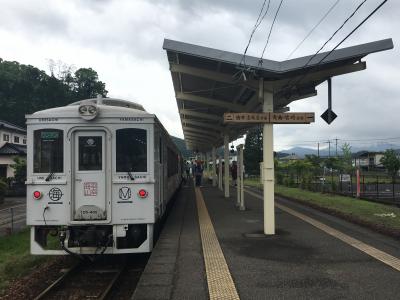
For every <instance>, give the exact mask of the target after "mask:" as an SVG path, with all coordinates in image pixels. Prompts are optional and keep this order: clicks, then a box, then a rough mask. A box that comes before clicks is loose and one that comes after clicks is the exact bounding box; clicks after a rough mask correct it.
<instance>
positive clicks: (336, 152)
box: [335, 138, 338, 157]
mask: <svg viewBox="0 0 400 300" xmlns="http://www.w3.org/2000/svg"><path fill="white" fill-rule="evenodd" d="M337 141H338V138H336V139H335V143H336V157H337Z"/></svg>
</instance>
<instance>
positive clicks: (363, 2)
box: [282, 0, 387, 89]
mask: <svg viewBox="0 0 400 300" xmlns="http://www.w3.org/2000/svg"><path fill="white" fill-rule="evenodd" d="M367 1H368V0H363V1H362V2H361V3H360V4H359V5H358V6H357V7H356V9H355V10H354V11H353V12H352V13H351V14H350V15H349V16H348V17H347V18H346V20H345V21H344V22H343V23H342V24H341V25H340V26H339V28H338V29H336V31H335V32H334V33H333V34H332V35H331V36H330V37H329V38H328V40H327V41H326V42H325V43H324V44H323V45H322V46H321V47H320V48H319V49H318V51H317V52H316V53H315V54H313V55H312V56H311V57H310V58H309V59H308V61H307V62H306V63H305V64H304V65H303V66H302V67H301V69H304V68H306V67H307V66H308V65H309V64H310V62H311V61H312V60H313V59H314V58H315V57H316V56H317V55H318V54H319V53H320V52H321V51H322V49H324V48H325V46H326V45H327V44H328V43H329V42H330V41H331V40H332V39H333V38H334V37H335V35H336V34H337V33H338V32H339V31H340V30H341V29H342V28H343V27H344V25H345V24H346V23H347V22H348V21H349V20H350V19H351V18H353V17H354V15H355V14H356V13H357V11H358V10H360V8H361V7H362V6H363V5H364V4H365V2H367ZM386 1H387V0H386ZM386 1H385V2H386ZM368 18H369V17H368ZM365 21H366V20H365ZM365 21H363V22H365ZM358 27H359V26H358ZM353 32H354V31H352V33H353ZM350 35H351V34H350ZM350 35H348V36H347V37H349V36H350ZM343 42H344V40H343V41H342V42H340V44H341V43H343ZM340 44H338V45H336V46H335V47H334V48H333V49H332V50H331V51H330V52H329V54H328V55H326V56H325V57H324V58H323V59H321V60H320V61H319V62H318V63H317V64H315V65H314V68H315V67H317V66H319V65H320V64H321V63H322V62H323V61H324V60H325V59H326V58H327V57H328V56H329V55H330V54H331V53H332V52H333V50H335V49H336V48H337V47H339V45H340ZM308 73H309V71H308V72H306V73H305V74H303V76H302V77H300V79H299V80H298V81H296V83H295V84H294V85H292V86H295V85H297V84H299V83H300V82H301V80H303V79H304V78H305V77H306V76H307V75H308ZM293 81H294V79H291V80H289V82H288V83H287V84H286V85H285V86H284V87H283V88H282V89H286V88H288V87H291V86H290V85H291V83H292V82H293Z"/></svg>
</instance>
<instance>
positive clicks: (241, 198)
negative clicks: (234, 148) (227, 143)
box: [239, 145, 246, 210]
mask: <svg viewBox="0 0 400 300" xmlns="http://www.w3.org/2000/svg"><path fill="white" fill-rule="evenodd" d="M239 175H240V205H239V209H240V210H246V206H245V205H244V177H243V176H244V164H243V145H240V174H239Z"/></svg>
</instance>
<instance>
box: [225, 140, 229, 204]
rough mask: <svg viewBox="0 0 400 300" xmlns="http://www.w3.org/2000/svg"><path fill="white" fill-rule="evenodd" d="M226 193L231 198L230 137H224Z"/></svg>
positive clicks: (226, 196)
mask: <svg viewBox="0 0 400 300" xmlns="http://www.w3.org/2000/svg"><path fill="white" fill-rule="evenodd" d="M224 192H225V198H229V135H228V134H225V135H224Z"/></svg>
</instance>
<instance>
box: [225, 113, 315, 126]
mask: <svg viewBox="0 0 400 300" xmlns="http://www.w3.org/2000/svg"><path fill="white" fill-rule="evenodd" d="M314 121H315V115H314V113H272V112H271V113H270V112H267V113H225V114H224V123H270V124H309V123H312V122H314Z"/></svg>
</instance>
